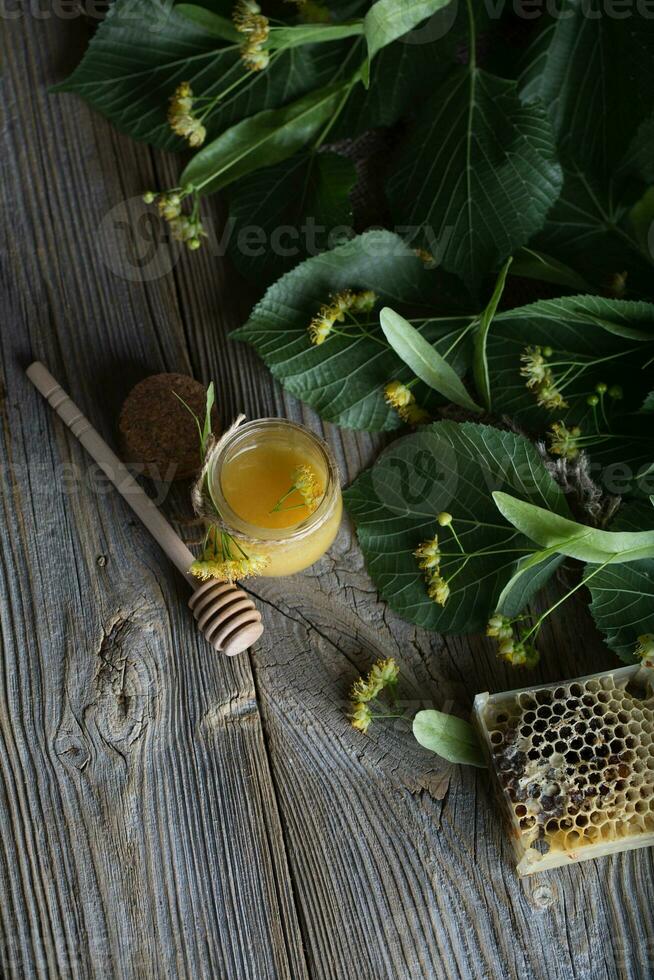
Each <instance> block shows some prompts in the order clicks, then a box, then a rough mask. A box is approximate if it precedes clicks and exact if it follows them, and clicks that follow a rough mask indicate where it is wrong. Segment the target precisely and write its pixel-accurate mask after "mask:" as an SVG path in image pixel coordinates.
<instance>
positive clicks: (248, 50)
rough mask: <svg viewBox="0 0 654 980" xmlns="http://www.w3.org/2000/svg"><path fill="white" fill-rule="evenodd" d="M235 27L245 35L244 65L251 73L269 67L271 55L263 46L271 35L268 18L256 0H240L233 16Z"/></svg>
mask: <svg viewBox="0 0 654 980" xmlns="http://www.w3.org/2000/svg"><path fill="white" fill-rule="evenodd" d="M232 20H233V21H234V26H235V28H236V30H237V31H239V33H240V34H244V35H245V38H246V40H245V42H244V43H243V44H242V45H241V58H242V60H243V64H244V65H245V67H246V68H248V69H249V70H250V71H261V70H262V69H263V68H266V67H267V66H268V62H269V61H270V55H269V53H268V51H264V50H263V46H264V44H265V43H266V41H267V40H268V36H269V34H270V24H269V23H268V18H267V17H264V16H263V14H262V13H261V7H260V6H259V4H258V3H255V0H238V3H237V4H236V6H235V8H234V13H233V14H232Z"/></svg>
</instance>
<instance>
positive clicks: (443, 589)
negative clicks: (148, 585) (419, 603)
mask: <svg viewBox="0 0 654 980" xmlns="http://www.w3.org/2000/svg"><path fill="white" fill-rule="evenodd" d="M427 594H428V596H429V598H430V599H431V600H432V601H433V602H435V603H437V604H438V605H439V606H444V605H445V603H446V602H447V600H448V599H449V597H450V587H449V585H448V583H447V582H446V581H445V579H444V578H443V577H442V576H441V575H434V576H432V578H431V579H430V580H429V584H428V586H427Z"/></svg>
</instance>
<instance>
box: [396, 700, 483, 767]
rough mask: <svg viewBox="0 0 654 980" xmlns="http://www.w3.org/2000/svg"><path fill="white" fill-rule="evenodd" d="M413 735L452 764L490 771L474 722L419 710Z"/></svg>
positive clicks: (433, 711)
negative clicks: (487, 768) (472, 723)
mask: <svg viewBox="0 0 654 980" xmlns="http://www.w3.org/2000/svg"><path fill="white" fill-rule="evenodd" d="M413 734H414V736H415V738H416V740H417V741H418V742H419V743H420V745H422V746H423V747H424V748H425V749H429V750H430V751H431V752H435V753H436V755H440V756H441V758H443V759H447V761H448V762H456V763H459V764H460V765H462V766H477V767H478V768H479V769H485V768H486V762H485V761H484V756H483V752H482V750H481V746H480V744H479V739H478V738H477V734H476V732H475V730H474V728H473V727H472V725H471V724H470V722H467V721H463V719H461V718H457V717H456V715H446V714H444V713H443V712H442V711H435V710H433V709H428V710H426V711H419V712H418V714H417V715H416V716H415V718H414V719H413Z"/></svg>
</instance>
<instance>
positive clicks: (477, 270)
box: [388, 66, 562, 289]
mask: <svg viewBox="0 0 654 980" xmlns="http://www.w3.org/2000/svg"><path fill="white" fill-rule="evenodd" d="M561 182H562V176H561V169H560V167H559V164H558V163H557V162H556V158H555V147H554V140H553V137H552V132H551V127H550V123H549V121H548V119H547V116H546V114H545V111H544V109H543V108H542V107H541V106H538V105H524V104H523V103H522V102H521V101H520V99H519V97H518V93H517V89H516V85H515V83H514V82H509V81H505V80H504V79H501V78H496V77H495V76H493V75H489V74H488V73H486V72H484V71H482V70H481V69H476V68H471V67H470V66H468V67H463V66H461V67H458V68H456V69H455V70H454V71H453V72H452V73H451V74H450V75H449V76H448V77H447V79H446V80H445V82H444V83H443V84H442V85H441V86H440V87H439V88H438V89H437V90H436V91H435V93H434V95H433V97H432V98H431V99H429V100H428V102H426V103H425V104H424V105H423V106H422V107H421V109H420V110H419V112H418V115H417V118H416V121H415V123H414V125H413V127H412V128H411V130H410V131H409V133H408V135H407V137H406V139H405V141H404V143H403V146H402V149H401V151H400V153H399V156H398V160H397V162H396V165H395V167H394V169H393V171H392V173H391V175H390V179H389V184H388V192H389V197H390V201H391V206H392V210H393V216H394V219H395V221H396V222H397V223H398V224H401V225H403V226H409V227H411V228H412V229H413V230H414V235H413V239H412V240H415V241H416V244H420V245H421V246H423V247H424V248H426V249H427V250H428V251H430V252H431V253H432V254H434V255H437V256H438V257H439V258H440V261H441V262H442V264H443V266H444V268H445V269H447V270H448V271H450V272H455V273H457V274H458V275H460V276H461V277H462V278H463V280H464V281H465V282H466V283H468V284H469V285H470V287H471V288H474V289H476V288H477V287H478V286H479V284H480V282H481V280H482V279H483V277H484V276H485V275H486V274H488V273H489V272H492V271H495V270H497V269H498V268H499V266H500V264H501V263H502V262H504V261H505V260H506V258H507V257H508V256H509V255H511V254H512V253H513V252H514V251H515V250H516V249H517V248H519V247H520V246H521V245H524V244H525V243H526V242H527V240H528V239H529V238H531V237H532V235H534V233H535V232H537V231H538V230H539V229H540V228H541V227H542V225H543V223H544V221H545V216H546V214H547V212H548V210H549V208H550V207H551V205H552V204H553V203H554V201H555V200H556V198H557V197H558V194H559V191H560V189H561Z"/></svg>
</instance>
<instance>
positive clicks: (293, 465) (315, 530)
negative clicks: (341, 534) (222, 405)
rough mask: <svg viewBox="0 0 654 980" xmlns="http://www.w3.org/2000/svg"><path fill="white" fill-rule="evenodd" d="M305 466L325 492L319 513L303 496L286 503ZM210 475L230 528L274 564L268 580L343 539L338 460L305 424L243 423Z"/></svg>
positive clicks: (298, 567) (299, 567)
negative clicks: (337, 536) (295, 474)
mask: <svg viewBox="0 0 654 980" xmlns="http://www.w3.org/2000/svg"><path fill="white" fill-rule="evenodd" d="M299 467H308V468H309V469H310V472H311V474H312V475H313V476H314V477H315V478H316V482H317V484H318V487H319V490H320V491H321V494H320V495H319V499H318V503H317V506H315V509H312V510H309V508H308V507H306V506H304V505H303V503H302V499H303V498H302V497H300V496H299V494H298V492H297V491H296V492H294V493H293V494H291V495H287V497H286V499H283V498H284V495H285V494H287V493H288V488H289V487H290V486H291V485H292V480H293V474H294V472H295V471H296V470H297V469H298V468H299ZM207 476H208V482H209V488H210V493H211V497H212V500H213V503H214V506H215V508H216V510H217V511H218V513H219V514H220V515H221V517H222V524H223V528H224V530H226V531H227V532H228V533H229V534H231V536H232V537H233V538H234V539H235V541H236V542H237V543H238V544H239V545H240V546H241V547H242V548H243V550H244V551H245V552H247V553H248V554H253V553H256V554H258V555H262V556H264V557H266V558H267V559H268V563H267V565H266V567H265V569H264V570H263V571H262V572H261V574H262V575H265V576H269V577H272V576H281V575H293V574H294V573H295V572H299V571H301V570H302V569H303V568H308V567H309V565H313V563H314V562H316V561H318V559H319V558H321V557H322V556H323V555H324V554H325V552H326V551H327V549H328V548H329V547H330V545H331V544H332V542H333V541H334V538H335V537H336V534H337V532H338V528H339V525H340V522H341V516H342V513H343V500H342V496H341V487H340V479H339V473H338V467H337V465H336V460H335V459H334V457H333V455H332V452H331V450H330V449H329V447H328V446H327V445H326V443H324V442H323V441H322V440H321V439H319V438H318V437H317V436H315V435H314V434H313V432H311V431H310V430H309V429H306V428H304V426H301V425H297V424H296V423H295V422H289V421H287V420H286V419H276V418H268V419H257V420H255V421H253V422H248V423H246V424H245V425H242V426H240V427H239V428H238V429H236V430H235V431H234V432H233V434H232V435H231V436H230V437H229V438H228V439H227V440H226V441H225V443H224V444H223V445H222V446H221V447H220V449H219V451H218V452H217V453H216V455H215V456H214V458H213V460H212V462H211V467H210V470H209V473H208V474H207ZM280 500H281V504H280ZM298 501H299V502H298ZM294 511H295V513H294Z"/></svg>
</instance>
